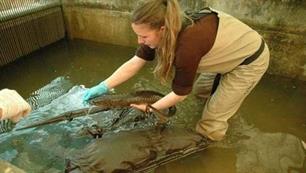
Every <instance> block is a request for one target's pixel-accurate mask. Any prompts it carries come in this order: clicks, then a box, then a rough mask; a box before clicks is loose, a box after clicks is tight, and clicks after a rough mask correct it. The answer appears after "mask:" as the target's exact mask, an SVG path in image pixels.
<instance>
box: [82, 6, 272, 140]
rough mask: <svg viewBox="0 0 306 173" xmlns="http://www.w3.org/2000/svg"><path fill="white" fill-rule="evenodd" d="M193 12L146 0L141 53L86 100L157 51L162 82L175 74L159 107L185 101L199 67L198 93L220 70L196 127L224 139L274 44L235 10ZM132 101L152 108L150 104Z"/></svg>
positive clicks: (138, 24) (139, 23)
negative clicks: (233, 12) (236, 15)
mask: <svg viewBox="0 0 306 173" xmlns="http://www.w3.org/2000/svg"><path fill="white" fill-rule="evenodd" d="M192 16H193V19H194V20H193V21H191V22H190V18H189V17H187V16H185V15H184V13H181V9H180V6H179V4H178V2H177V0H146V1H144V2H143V3H142V4H140V5H139V6H138V7H137V8H136V9H135V11H134V12H133V14H132V29H133V30H134V32H135V33H136V34H137V37H138V43H139V44H140V47H139V48H138V50H137V51H136V55H135V56H134V57H133V58H131V59H130V60H129V61H127V62H126V63H124V64H123V65H122V66H121V67H120V68H118V69H117V70H116V71H115V72H114V73H113V74H112V75H111V76H110V77H109V78H107V79H106V80H104V81H103V82H101V83H100V84H99V85H97V86H95V87H93V88H90V89H89V90H87V91H86V93H85V95H84V100H85V101H86V100H88V99H90V98H92V97H95V96H97V95H100V94H104V93H106V92H107V91H109V90H110V89H111V88H114V87H115V86H117V85H119V84H121V83H123V82H124V81H126V80H128V79H129V78H131V77H132V76H134V75H135V74H136V73H137V72H138V71H139V70H140V69H141V68H142V67H143V66H144V65H145V63H146V62H147V61H151V60H153V59H154V58H155V57H156V59H157V65H156V67H155V69H154V74H155V76H156V77H159V78H160V79H161V82H162V83H165V81H167V80H169V79H171V78H172V79H173V80H172V92H170V93H169V94H167V95H166V96H165V97H163V98H161V99H160V100H159V101H157V102H156V103H154V104H152V106H153V107H155V108H157V109H165V108H168V107H170V106H172V105H175V104H177V103H178V102H180V101H183V100H184V99H185V98H186V97H187V95H188V94H189V93H190V92H191V91H192V88H193V83H194V79H195V77H196V74H197V73H199V77H198V79H197V81H196V82H195V88H194V89H195V91H196V94H198V95H201V94H203V93H205V92H206V90H207V88H209V87H206V86H210V85H208V84H207V82H206V80H205V79H207V78H210V76H211V73H219V74H220V75H218V76H220V77H219V81H220V82H219V84H218V82H215V84H218V85H215V86H216V87H215V92H213V93H212V94H211V96H210V97H209V98H208V100H207V102H206V104H205V107H204V110H203V115H202V118H201V120H200V121H199V122H198V123H197V126H196V130H197V132H199V133H201V134H202V135H205V136H207V137H209V138H210V139H212V140H216V141H219V140H222V139H223V137H224V136H225V133H226V130H227V128H228V123H227V120H228V119H229V118H230V117H232V116H233V115H234V113H235V112H236V111H237V110H238V108H239V106H240V105H241V103H242V101H243V100H244V99H245V97H246V96H247V95H248V94H249V93H250V91H251V90H252V89H253V88H254V86H255V85H256V84H257V82H258V81H259V80H260V78H261V77H262V75H263V74H264V72H265V71H266V70H267V67H268V63H269V50H268V47H267V45H266V44H265V43H264V42H263V40H262V38H261V36H260V35H259V34H258V33H257V32H256V31H254V30H253V29H251V28H250V27H248V26H247V25H245V24H244V23H242V22H240V21H239V20H237V19H235V18H234V17H232V16H230V15H227V14H225V13H223V12H219V11H215V10H209V9H207V10H204V11H203V12H199V13H194V15H192ZM172 71H174V75H173V77H172V74H173V73H172ZM207 81H208V82H210V83H211V81H212V80H207ZM216 81H218V80H216ZM210 89H211V88H210ZM131 106H132V107H135V108H138V109H140V110H143V111H144V110H146V105H135V104H133V105H131Z"/></svg>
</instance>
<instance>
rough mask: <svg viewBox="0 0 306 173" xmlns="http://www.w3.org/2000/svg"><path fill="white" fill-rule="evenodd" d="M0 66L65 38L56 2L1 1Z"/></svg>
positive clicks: (35, 0) (32, 0)
mask: <svg viewBox="0 0 306 173" xmlns="http://www.w3.org/2000/svg"><path fill="white" fill-rule="evenodd" d="M0 9H1V11H0V66H1V65H5V64H7V63H10V62H12V61H14V60H15V59H17V58H19V57H21V56H24V55H27V54H29V53H31V52H33V51H35V50H37V49H39V48H42V47H44V46H46V45H49V44H51V43H53V42H55V41H57V40H59V39H61V38H63V37H64V36H65V28H64V22H63V14H62V9H61V6H60V3H59V1H43V2H41V1H39V0H1V2H0Z"/></svg>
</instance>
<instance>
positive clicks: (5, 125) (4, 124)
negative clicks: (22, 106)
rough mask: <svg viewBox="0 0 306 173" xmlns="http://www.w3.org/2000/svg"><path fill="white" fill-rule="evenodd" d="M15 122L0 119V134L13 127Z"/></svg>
mask: <svg viewBox="0 0 306 173" xmlns="http://www.w3.org/2000/svg"><path fill="white" fill-rule="evenodd" d="M15 125H16V124H15V123H13V122H12V121H11V120H1V121H0V134H1V133H6V132H9V131H11V130H12V129H13V128H14V127H15Z"/></svg>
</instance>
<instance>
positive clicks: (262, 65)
mask: <svg viewBox="0 0 306 173" xmlns="http://www.w3.org/2000/svg"><path fill="white" fill-rule="evenodd" d="M269 57H270V53H269V49H268V47H267V45H265V49H264V51H263V52H262V54H261V55H260V56H259V57H258V58H257V59H256V60H255V61H253V62H252V63H250V64H248V65H239V66H237V67H236V68H235V69H234V70H232V71H230V72H228V73H225V74H222V77H221V80H220V83H219V85H218V87H217V89H216V91H215V93H214V94H213V95H211V96H210V97H208V100H207V101H206V104H205V106H204V110H203V114H202V118H201V120H199V122H198V123H197V125H196V131H197V132H199V133H200V134H202V135H204V136H207V137H209V138H210V139H212V140H215V141H219V140H222V139H223V138H224V136H225V133H226V131H227V129H228V122H227V121H228V119H229V118H231V117H232V116H233V115H234V114H235V113H236V112H237V110H238V109H239V107H240V105H241V104H242V102H243V100H244V99H245V98H246V96H247V95H248V94H249V93H250V92H251V90H252V89H253V88H254V87H255V85H256V84H257V83H258V81H259V80H260V79H261V77H262V76H263V74H264V73H265V71H266V70H267V68H268V65H269ZM214 76H215V74H206V73H201V74H200V76H199V77H198V79H197V81H196V83H195V88H194V91H195V94H197V95H199V96H200V97H203V96H204V97H205V95H206V96H208V95H209V93H210V89H211V88H212V87H211V86H212V83H213V80H212V79H213V78H214Z"/></svg>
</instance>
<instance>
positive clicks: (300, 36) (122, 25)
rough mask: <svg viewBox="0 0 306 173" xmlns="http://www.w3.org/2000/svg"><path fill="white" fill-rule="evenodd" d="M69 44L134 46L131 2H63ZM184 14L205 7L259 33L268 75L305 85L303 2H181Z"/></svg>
mask: <svg viewBox="0 0 306 173" xmlns="http://www.w3.org/2000/svg"><path fill="white" fill-rule="evenodd" d="M63 3H64V8H63V9H64V14H65V19H66V24H67V29H68V35H69V36H70V38H81V39H88V40H93V41H98V42H105V43H111V44H118V45H123V46H136V37H135V35H134V33H133V32H132V30H131V27H130V22H129V16H130V12H131V11H132V9H133V8H134V7H135V5H136V3H137V1H135V0H103V1H101V0H64V1H63ZM181 5H182V6H183V7H184V8H190V9H200V8H201V7H204V6H211V7H213V8H215V9H218V10H222V11H225V12H227V13H229V14H231V15H233V16H235V17H237V18H239V19H241V20H242V21H244V22H245V23H247V24H248V25H250V26H251V27H253V28H254V29H256V30H257V31H258V32H260V33H261V34H262V35H263V36H264V38H265V40H266V41H267V43H268V44H269V47H270V49H271V63H270V64H271V65H270V67H269V70H268V72H269V73H272V74H277V75H282V76H287V77H291V78H297V79H300V80H306V1H305V0H235V1H224V0H181Z"/></svg>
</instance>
